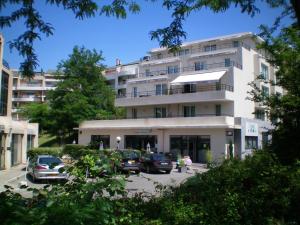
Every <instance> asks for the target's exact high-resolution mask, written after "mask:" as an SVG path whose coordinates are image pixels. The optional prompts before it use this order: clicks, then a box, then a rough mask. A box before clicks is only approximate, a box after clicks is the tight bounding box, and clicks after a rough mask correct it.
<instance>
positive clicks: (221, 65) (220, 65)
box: [139, 61, 242, 77]
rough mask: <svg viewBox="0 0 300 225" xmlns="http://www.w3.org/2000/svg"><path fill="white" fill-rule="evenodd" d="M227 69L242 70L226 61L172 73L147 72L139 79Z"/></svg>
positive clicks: (231, 62)
mask: <svg viewBox="0 0 300 225" xmlns="http://www.w3.org/2000/svg"><path fill="white" fill-rule="evenodd" d="M229 67H237V68H239V69H242V65H240V64H239V63H237V62H235V61H228V62H218V63H211V64H202V65H200V66H198V67H197V66H195V65H194V66H190V67H182V68H178V70H175V71H174V70H173V71H172V72H170V71H168V70H155V71H149V72H145V73H139V76H140V77H153V76H160V75H167V74H170V75H173V74H174V75H175V74H179V73H184V72H195V71H205V70H212V69H220V68H229Z"/></svg>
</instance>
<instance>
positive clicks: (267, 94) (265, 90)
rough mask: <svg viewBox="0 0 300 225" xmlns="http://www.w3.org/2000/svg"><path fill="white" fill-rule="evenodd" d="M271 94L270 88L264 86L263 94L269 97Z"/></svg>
mask: <svg viewBox="0 0 300 225" xmlns="http://www.w3.org/2000/svg"><path fill="white" fill-rule="evenodd" d="M269 94H270V92H269V88H268V87H266V86H262V95H263V97H269Z"/></svg>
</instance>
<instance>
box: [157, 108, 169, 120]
mask: <svg viewBox="0 0 300 225" xmlns="http://www.w3.org/2000/svg"><path fill="white" fill-rule="evenodd" d="M154 115H155V118H166V117H167V110H166V108H165V107H155V108H154Z"/></svg>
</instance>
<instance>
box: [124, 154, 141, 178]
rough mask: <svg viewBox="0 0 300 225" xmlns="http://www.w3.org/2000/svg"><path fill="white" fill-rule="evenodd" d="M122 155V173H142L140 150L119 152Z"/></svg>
mask: <svg viewBox="0 0 300 225" xmlns="http://www.w3.org/2000/svg"><path fill="white" fill-rule="evenodd" d="M119 152H120V155H121V163H120V165H119V169H120V170H122V171H126V172H129V171H134V172H135V173H137V174H138V173H140V171H141V168H140V159H141V152H140V151H138V150H131V149H130V150H119Z"/></svg>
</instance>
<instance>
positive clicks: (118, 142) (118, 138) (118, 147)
mask: <svg viewBox="0 0 300 225" xmlns="http://www.w3.org/2000/svg"><path fill="white" fill-rule="evenodd" d="M121 139H122V138H121V137H120V136H118V137H116V141H117V150H120V141H121Z"/></svg>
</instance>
